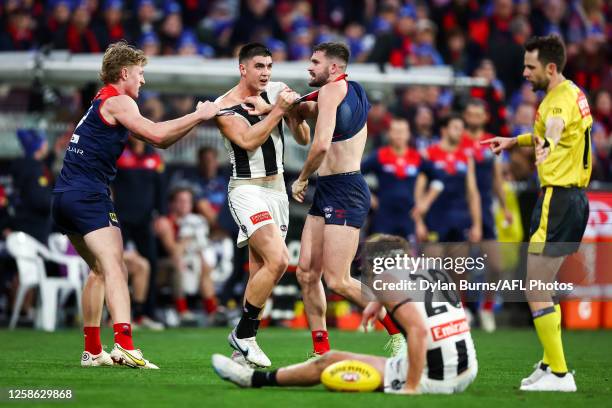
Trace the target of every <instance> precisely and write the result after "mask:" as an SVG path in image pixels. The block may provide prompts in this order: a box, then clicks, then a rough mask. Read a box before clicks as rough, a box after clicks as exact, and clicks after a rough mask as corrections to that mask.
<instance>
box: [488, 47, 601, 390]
mask: <svg viewBox="0 0 612 408" xmlns="http://www.w3.org/2000/svg"><path fill="white" fill-rule="evenodd" d="M565 62H566V57H565V46H564V45H563V42H562V40H561V39H560V38H559V37H557V36H555V35H549V36H546V37H533V38H531V39H529V40H528V41H527V42H526V43H525V62H524V65H525V69H524V71H523V76H524V77H525V79H527V80H528V81H529V82H530V83H531V84H532V86H533V90H534V91H539V90H543V91H545V92H546V96H545V97H544V99H543V100H542V103H540V106H539V107H538V110H537V113H536V118H535V125H534V130H533V134H530V133H529V134H523V135H519V136H518V137H516V138H501V137H496V138H492V139H489V140H487V141H484V142H482V143H488V144H490V145H491V148H492V150H493V151H494V152H495V153H499V152H501V151H502V150H504V149H510V148H512V147H514V146H515V145H519V146H534V147H535V154H536V165H537V167H538V174H539V178H540V186H541V187H542V194H541V196H540V198H539V199H538V202H537V205H536V208H535V210H534V212H533V216H532V220H531V238H530V240H529V256H528V259H527V279H528V280H531V279H538V280H541V281H544V282H552V281H554V278H555V276H556V274H557V272H558V271H559V268H560V267H561V264H562V263H563V260H564V259H565V256H567V255H569V254H571V253H573V252H576V250H577V249H578V246H579V245H580V241H581V240H582V235H583V234H584V230H585V228H586V225H587V220H588V217H589V203H588V200H587V197H586V194H585V192H584V189H585V188H586V187H587V186H588V184H589V179H590V177H591V134H590V133H591V125H592V123H593V119H592V117H591V112H590V110H589V104H588V101H587V99H586V96H585V95H584V93H583V92H582V91H581V90H580V89H579V88H578V87H577V86H576V85H574V83H573V82H572V81H570V80H568V79H566V78H565V77H564V76H563V74H562V72H563V68H564V67H565ZM526 295H527V300H528V302H529V307H530V308H531V312H532V315H533V323H534V325H535V328H536V331H537V333H538V338H539V339H540V343H541V344H542V347H543V349H544V356H543V358H542V361H540V362H539V363H538V364H537V366H536V369H535V371H534V372H533V373H532V374H531V375H530V376H529V377H527V378H524V379H523V380H522V382H521V387H520V389H521V390H523V391H565V392H574V391H576V383H575V381H574V376H573V374H572V373H569V372H568V369H567V365H566V363H565V356H564V354H563V344H562V342H561V309H560V307H559V305H556V304H554V302H553V296H552V295H553V293H551V292H542V291H537V292H536V291H528V292H527V293H526Z"/></svg>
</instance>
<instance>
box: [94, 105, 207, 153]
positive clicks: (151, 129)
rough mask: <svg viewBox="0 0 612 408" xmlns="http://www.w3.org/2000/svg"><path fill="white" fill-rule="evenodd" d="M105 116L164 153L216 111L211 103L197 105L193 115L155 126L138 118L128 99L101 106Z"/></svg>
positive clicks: (153, 123) (135, 107)
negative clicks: (163, 150)
mask: <svg viewBox="0 0 612 408" xmlns="http://www.w3.org/2000/svg"><path fill="white" fill-rule="evenodd" d="M102 110H103V112H102V113H103V114H105V113H107V114H108V116H111V117H112V118H113V119H114V120H115V121H117V122H119V123H121V124H122V125H123V126H125V127H126V128H127V129H129V130H130V131H131V132H132V133H134V134H135V135H136V136H137V137H138V138H140V139H142V140H144V141H146V142H147V143H150V144H152V145H153V146H155V147H158V148H161V149H166V148H168V147H169V146H171V145H172V144H174V143H175V142H176V141H177V140H179V139H180V138H182V137H183V136H185V135H186V134H187V133H189V131H190V130H191V129H193V128H194V127H195V126H196V125H198V124H199V123H200V122H202V121H205V120H208V119H211V118H213V117H214V116H215V115H216V114H217V112H218V111H219V108H218V107H217V105H215V104H214V103H212V102H209V101H206V102H199V103H198V106H197V108H196V110H195V112H192V113H189V114H187V115H185V116H182V117H180V118H178V119H173V120H168V121H165V122H159V123H155V122H153V121H151V120H149V119H147V118H145V117H143V116H142V115H141V114H140V111H139V110H138V105H136V102H135V101H134V100H133V99H132V98H130V97H129V96H127V95H120V96H116V97H113V98H110V99H108V100H107V101H106V102H105V103H104V105H103V108H102Z"/></svg>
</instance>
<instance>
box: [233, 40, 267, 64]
mask: <svg viewBox="0 0 612 408" xmlns="http://www.w3.org/2000/svg"><path fill="white" fill-rule="evenodd" d="M271 56H272V53H271V52H270V50H269V49H268V47H266V46H265V45H263V44H261V43H256V42H254V43H248V44H246V45H244V46H243V47H242V48H240V52H239V53H238V62H239V63H240V64H242V63H244V61H246V60H250V59H251V58H253V57H271Z"/></svg>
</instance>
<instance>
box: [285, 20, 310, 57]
mask: <svg viewBox="0 0 612 408" xmlns="http://www.w3.org/2000/svg"><path fill="white" fill-rule="evenodd" d="M298 23H299V24H296V25H295V28H294V31H293V34H292V35H291V42H290V44H289V58H290V59H291V60H293V61H307V60H310V57H311V55H312V46H313V35H312V29H311V28H310V26H309V25H308V24H306V23H304V24H302V22H299V21H298Z"/></svg>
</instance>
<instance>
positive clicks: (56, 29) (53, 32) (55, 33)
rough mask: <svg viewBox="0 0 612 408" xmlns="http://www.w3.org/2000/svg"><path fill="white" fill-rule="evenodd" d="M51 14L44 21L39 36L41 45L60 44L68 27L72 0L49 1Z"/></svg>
mask: <svg viewBox="0 0 612 408" xmlns="http://www.w3.org/2000/svg"><path fill="white" fill-rule="evenodd" d="M48 10H50V13H48V14H49V15H48V16H47V17H46V18H44V21H43V22H42V24H41V26H40V29H39V34H38V38H39V39H40V43H41V45H46V44H60V43H61V42H62V41H63V38H62V37H63V36H64V35H65V33H66V30H67V29H68V23H69V22H70V13H71V12H72V2H71V1H70V0H52V1H50V2H49V5H48Z"/></svg>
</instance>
